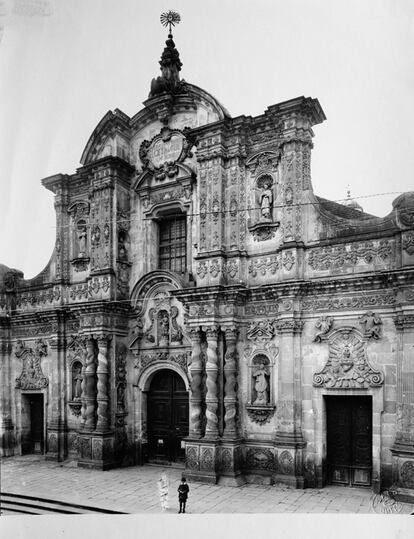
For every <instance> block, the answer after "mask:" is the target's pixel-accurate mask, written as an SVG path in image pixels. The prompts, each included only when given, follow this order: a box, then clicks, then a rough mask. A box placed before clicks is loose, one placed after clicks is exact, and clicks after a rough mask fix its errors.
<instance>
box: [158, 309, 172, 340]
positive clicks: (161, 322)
mask: <svg viewBox="0 0 414 539" xmlns="http://www.w3.org/2000/svg"><path fill="white" fill-rule="evenodd" d="M158 328H159V344H160V345H164V346H165V345H168V343H169V341H170V317H169V316H168V313H167V311H160V312H159V313H158Z"/></svg>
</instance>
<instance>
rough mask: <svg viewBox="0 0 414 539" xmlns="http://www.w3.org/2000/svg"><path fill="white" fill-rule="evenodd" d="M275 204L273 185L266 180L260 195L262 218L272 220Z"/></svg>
mask: <svg viewBox="0 0 414 539" xmlns="http://www.w3.org/2000/svg"><path fill="white" fill-rule="evenodd" d="M272 204H273V193H272V190H271V183H270V182H269V181H268V180H266V181H265V182H264V184H263V191H262V192H261V194H260V209H261V212H262V217H264V218H265V219H271V210H272Z"/></svg>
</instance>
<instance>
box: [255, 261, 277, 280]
mask: <svg viewBox="0 0 414 539" xmlns="http://www.w3.org/2000/svg"><path fill="white" fill-rule="evenodd" d="M278 269H279V258H278V257H277V256H270V257H267V258H257V259H255V260H253V261H252V262H251V263H250V264H249V273H250V275H251V276H252V277H257V274H258V273H259V274H260V275H262V276H263V277H264V276H265V275H267V273H270V274H271V275H275V273H276V272H277V270H278Z"/></svg>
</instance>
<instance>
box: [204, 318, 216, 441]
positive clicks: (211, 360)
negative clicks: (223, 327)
mask: <svg viewBox="0 0 414 539" xmlns="http://www.w3.org/2000/svg"><path fill="white" fill-rule="evenodd" d="M204 330H205V332H206V335H207V363H206V375H207V381H206V386H207V394H206V407H207V409H206V417H207V425H206V432H205V436H204V437H205V438H207V439H210V440H215V439H217V438H218V435H219V432H218V417H217V408H218V395H217V377H218V365H217V361H218V358H217V338H218V327H217V326H208V327H206V328H205V329H204Z"/></svg>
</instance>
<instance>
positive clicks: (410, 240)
mask: <svg viewBox="0 0 414 539" xmlns="http://www.w3.org/2000/svg"><path fill="white" fill-rule="evenodd" d="M402 248H403V249H404V251H406V252H407V253H408V254H409V255H414V233H413V232H407V233H406V234H404V237H403V239H402Z"/></svg>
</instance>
